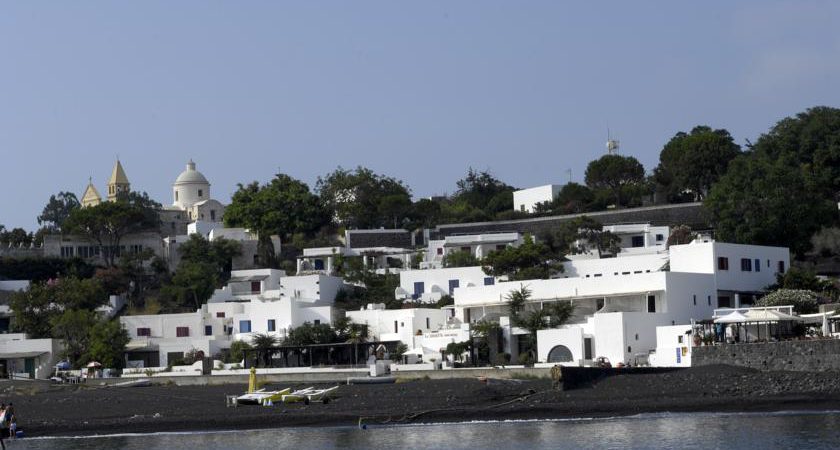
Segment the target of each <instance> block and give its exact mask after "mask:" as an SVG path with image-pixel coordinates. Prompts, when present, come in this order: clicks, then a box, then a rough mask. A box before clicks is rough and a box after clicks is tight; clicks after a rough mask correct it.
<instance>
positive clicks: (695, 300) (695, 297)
mask: <svg viewBox="0 0 840 450" xmlns="http://www.w3.org/2000/svg"><path fill="white" fill-rule="evenodd" d="M694 306H697V294H694Z"/></svg>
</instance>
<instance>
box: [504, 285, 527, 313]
mask: <svg viewBox="0 0 840 450" xmlns="http://www.w3.org/2000/svg"><path fill="white" fill-rule="evenodd" d="M505 298H506V299H507V305H508V310H509V311H510V321H511V322H516V320H517V319H518V317H519V314H520V313H521V312H522V311H523V310H525V305H527V304H528V299H530V298H531V290H530V289H528V287H527V286H525V285H523V284H520V285H519V289H514V290H512V291H510V292H508V295H506V296H505Z"/></svg>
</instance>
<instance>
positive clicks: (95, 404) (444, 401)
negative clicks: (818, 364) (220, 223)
mask: <svg viewBox="0 0 840 450" xmlns="http://www.w3.org/2000/svg"><path fill="white" fill-rule="evenodd" d="M838 375H840V374H838V373H835V372H820V373H802V372H757V371H753V370H750V369H742V368H735V367H729V366H709V367H698V368H691V369H686V370H680V371H675V372H670V373H660V374H644V375H643V374H626V375H618V376H614V377H609V378H605V379H602V380H601V381H599V382H597V383H594V384H592V385H591V386H587V387H582V388H579V389H574V390H568V391H555V390H552V388H551V382H550V380H544V379H540V380H494V379H491V380H489V381H488V382H487V383H483V382H481V381H479V380H477V379H475V378H465V379H450V380H405V381H404V382H399V383H396V384H390V385H354V386H341V387H340V388H339V389H338V390H337V392H336V394H337V395H336V398H335V399H334V400H333V401H332V402H330V403H328V404H321V403H312V404H310V405H304V404H291V405H275V406H273V407H261V406H240V407H237V408H229V407H226V406H225V402H224V399H225V395H226V394H241V393H243V392H244V391H245V389H246V386H245V385H224V386H150V387H134V388H113V387H109V388H103V387H92V386H50V385H45V384H42V385H39V384H32V383H20V382H18V383H9V384H6V385H3V384H0V389H2V393H0V401H4V402H7V403H8V402H9V401H11V402H14V404H15V408H16V410H17V414H18V417H19V426H20V427H21V428H22V429H24V430H25V431H26V434H27V435H29V436H46V435H91V434H114V433H148V432H163V431H204V430H237V429H255V428H276V427H285V426H357V425H358V424H359V423H360V419H361V420H362V423H365V424H368V425H371V426H374V425H376V424H396V423H420V422H460V421H470V420H506V419H550V418H576V417H606V416H619V415H632V414H639V413H655V412H698V411H708V412H736V411H737V412H742V411H743V412H746V411H783V410H832V409H840V377H839V376H838ZM401 381H402V380H401ZM266 387H267V388H273V387H278V388H279V387H287V386H270V385H269V386H266ZM293 387H296V388H300V387H306V386H303V385H297V386H293Z"/></svg>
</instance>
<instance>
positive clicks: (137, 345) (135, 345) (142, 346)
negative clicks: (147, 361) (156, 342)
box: [125, 339, 155, 352]
mask: <svg viewBox="0 0 840 450" xmlns="http://www.w3.org/2000/svg"><path fill="white" fill-rule="evenodd" d="M137 350H155V348H154V347H152V345H151V344H150V343H149V341H147V340H145V339H137V340H133V341H128V344H126V345H125V351H127V352H130V351H137Z"/></svg>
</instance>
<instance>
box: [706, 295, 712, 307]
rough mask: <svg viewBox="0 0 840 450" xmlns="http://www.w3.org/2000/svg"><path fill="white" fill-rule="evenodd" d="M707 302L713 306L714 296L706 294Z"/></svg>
mask: <svg viewBox="0 0 840 450" xmlns="http://www.w3.org/2000/svg"><path fill="white" fill-rule="evenodd" d="M706 303H708V304H709V306H712V296H711V295H707V296H706Z"/></svg>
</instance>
